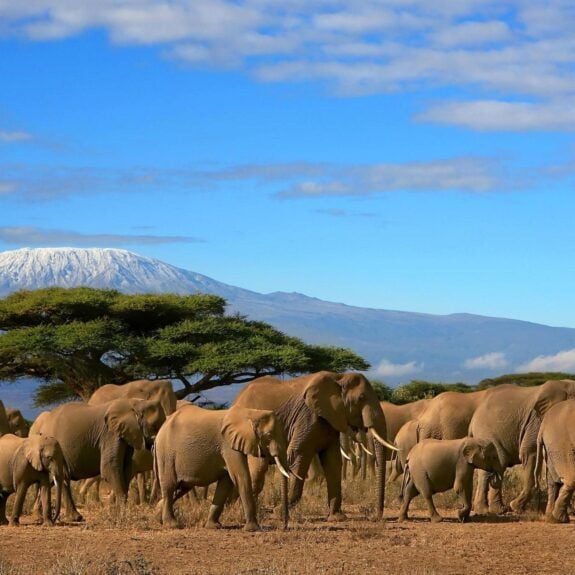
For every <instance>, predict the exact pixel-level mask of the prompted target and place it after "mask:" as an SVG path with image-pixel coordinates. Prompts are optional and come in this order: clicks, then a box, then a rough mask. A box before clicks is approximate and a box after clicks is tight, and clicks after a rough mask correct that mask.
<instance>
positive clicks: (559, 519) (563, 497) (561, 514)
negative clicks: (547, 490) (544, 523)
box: [547, 482, 575, 523]
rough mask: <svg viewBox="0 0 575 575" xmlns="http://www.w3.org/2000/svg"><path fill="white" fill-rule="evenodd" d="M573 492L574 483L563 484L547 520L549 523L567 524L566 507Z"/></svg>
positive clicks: (574, 488) (567, 514)
mask: <svg viewBox="0 0 575 575" xmlns="http://www.w3.org/2000/svg"><path fill="white" fill-rule="evenodd" d="M574 490H575V483H567V482H566V483H564V484H563V486H562V487H561V489H560V490H559V495H558V496H557V500H556V501H555V505H554V507H553V513H552V514H551V515H550V516H549V517H548V518H547V519H548V521H550V522H551V523H569V513H568V509H567V507H568V506H569V503H570V501H571V496H572V495H573V491H574Z"/></svg>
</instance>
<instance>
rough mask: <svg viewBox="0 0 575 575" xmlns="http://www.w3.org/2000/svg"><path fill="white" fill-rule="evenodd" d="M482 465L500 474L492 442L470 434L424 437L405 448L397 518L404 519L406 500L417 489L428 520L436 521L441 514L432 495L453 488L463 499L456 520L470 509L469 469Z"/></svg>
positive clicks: (486, 469)
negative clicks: (405, 456) (453, 436)
mask: <svg viewBox="0 0 575 575" xmlns="http://www.w3.org/2000/svg"><path fill="white" fill-rule="evenodd" d="M475 468H479V469H483V470H485V471H489V472H492V473H494V474H495V475H496V476H497V477H500V475H501V471H500V464H499V459H498V458H497V451H496V449H495V446H494V445H493V444H492V443H490V442H487V441H481V440H477V439H474V438H472V437H464V438H463V439H443V440H438V439H424V440H423V441H421V442H420V443H418V444H417V445H415V446H414V447H413V449H412V450H411V451H410V452H409V455H408V456H407V462H406V466H405V470H404V476H403V485H402V487H401V497H402V498H403V504H402V506H401V510H400V512H399V520H400V521H404V520H405V519H407V511H408V509H409V503H410V502H411V500H412V499H413V498H414V497H415V496H416V495H417V494H419V493H421V495H423V497H424V499H425V501H426V503H427V505H428V507H429V514H430V517H431V521H433V522H434V523H435V522H439V521H441V520H442V517H441V515H439V513H437V509H436V508H435V505H434V504H433V498H432V495H433V494H434V493H441V492H442V491H447V490H448V489H451V488H452V487H453V489H454V490H455V492H456V493H457V495H459V497H460V498H461V499H462V500H463V509H459V510H458V511H457V515H458V517H459V519H460V521H466V520H467V519H468V518H469V513H470V512H471V497H472V494H473V471H474V470H475Z"/></svg>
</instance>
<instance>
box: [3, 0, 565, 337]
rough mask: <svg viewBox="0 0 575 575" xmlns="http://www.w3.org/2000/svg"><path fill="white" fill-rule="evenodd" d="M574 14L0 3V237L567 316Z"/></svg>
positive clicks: (488, 5) (308, 286) (235, 280)
mask: <svg viewBox="0 0 575 575" xmlns="http://www.w3.org/2000/svg"><path fill="white" fill-rule="evenodd" d="M280 6H281V7H280ZM573 29H575V8H574V7H573V3H572V2H567V1H560V0H551V1H549V2H546V3H545V4H544V5H541V6H535V5H534V4H533V3H532V2H527V0H515V1H512V2H511V1H510V2H492V1H487V0H486V1H481V0H461V1H458V2H453V1H448V0H438V1H434V2H424V1H423V0H390V1H370V0H365V1H362V2H355V1H348V2H339V1H336V0H334V1H330V0H319V1H307V2H303V1H299V0H286V1H285V2H281V3H278V2H272V1H270V0H245V1H243V2H241V1H236V2H231V1H225V0H210V1H207V0H187V1H184V0H172V1H170V2H168V1H167V0H101V1H100V2H92V1H89V0H73V1H72V0H33V1H32V0H31V1H29V2H13V1H11V0H0V250H10V249H16V248H18V247H23V246H102V247H123V248H126V249H130V250H132V251H135V252H137V253H140V254H144V255H148V256H152V257H157V258H159V259H161V260H164V261H166V262H168V263H171V264H174V265H177V266H180V267H183V268H186V269H191V270H194V271H197V272H199V273H203V274H205V275H209V276H211V277H214V278H215V279H218V280H220V281H224V282H227V283H230V284H234V285H238V286H241V287H244V288H249V289H252V290H256V291H260V292H271V291H277V290H282V291H299V292H303V293H306V294H308V295H312V296H316V297H319V298H322V299H328V300H334V301H341V302H344V303H347V304H351V305H359V306H368V307H377V308H385V309H400V310H406V311H421V312H429V313H438V314H447V313H453V312H469V313H477V314H484V315H493V316H503V317H512V318H517V319H524V320H529V321H535V322H540V323H546V324H550V325H558V326H570V327H575V306H573V295H572V292H573V288H572V286H573V284H574V282H575V267H574V265H573V246H574V245H575V241H574V240H575V237H574V236H575V226H574V225H573V214H575V205H574V204H575V200H574V194H573V176H574V173H575V158H574V154H573V152H574V146H573V144H574V140H573V131H574V130H575V106H573V101H574V98H573V97H574V96H575V67H574V62H575V36H573V33H572V30H573Z"/></svg>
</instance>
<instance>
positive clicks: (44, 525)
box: [42, 519, 54, 527]
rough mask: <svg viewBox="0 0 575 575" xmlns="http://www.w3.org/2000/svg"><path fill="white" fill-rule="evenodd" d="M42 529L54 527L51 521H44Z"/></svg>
mask: <svg viewBox="0 0 575 575" xmlns="http://www.w3.org/2000/svg"><path fill="white" fill-rule="evenodd" d="M42 527H54V522H53V521H52V520H51V519H44V521H42Z"/></svg>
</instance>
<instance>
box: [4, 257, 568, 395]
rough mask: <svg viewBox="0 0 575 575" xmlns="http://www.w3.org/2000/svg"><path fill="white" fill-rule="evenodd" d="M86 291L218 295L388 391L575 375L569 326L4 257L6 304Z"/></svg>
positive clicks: (147, 261)
mask: <svg viewBox="0 0 575 575" xmlns="http://www.w3.org/2000/svg"><path fill="white" fill-rule="evenodd" d="M80 285H84V286H91V287H97V288H114V289H118V290H120V291H123V292H128V293H139V292H172V293H179V294H187V293H195V292H204V293H211V294H216V295H220V296H222V297H224V298H225V299H226V300H227V301H228V304H229V310H230V311H232V312H235V311H239V312H241V313H242V314H245V315H247V316H249V317H250V318H252V319H258V320H262V321H267V322H268V323H270V324H272V325H274V326H276V327H277V328H279V329H281V330H282V331H284V332H286V333H288V334H291V335H295V336H298V337H301V338H302V339H304V340H305V341H307V342H309V343H319V344H325V345H338V346H345V347H349V348H351V349H353V350H354V351H356V352H357V353H359V354H360V355H362V356H363V357H365V358H366V359H367V360H368V361H370V362H371V364H372V365H373V368H374V371H373V375H375V376H378V377H380V378H381V379H383V380H385V381H387V382H391V383H396V382H406V381H409V380H410V379H427V380H432V381H465V382H469V383H474V382H477V381H479V380H481V379H483V378H485V377H493V376H496V375H500V374H502V373H509V372H513V371H518V370H519V371H530V370H533V371H559V370H562V371H569V369H572V368H570V367H569V362H568V361H567V363H565V361H566V360H568V359H569V358H570V357H571V356H574V357H575V329H570V328H556V327H549V326H544V325H539V324H534V323H529V322H524V321H517V320H510V319H501V318H491V317H483V316H477V315H471V314H452V315H445V316H438V315H431V314H422V313H411V312H401V311H388V310H382V309H368V308H361V307H353V306H348V305H344V304H341V303H334V302H328V301H323V300H320V299H317V298H312V297H308V296H305V295H302V294H298V293H284V292H274V293H271V294H260V293H257V292H254V291H250V290H247V289H242V288H239V287H234V286H231V285H228V284H225V283H221V282H218V281H216V280H214V279H211V278H209V277H207V276H204V275H201V274H198V273H195V272H192V271H187V270H183V269H180V268H177V267H174V266H171V265H168V264H166V263H164V262H161V261H159V260H156V259H153V258H149V257H143V256H139V255H136V254H134V253H132V252H129V251H125V250H118V249H99V248H93V249H80V248H40V249H29V248H24V249H19V250H14V251H7V252H0V296H5V295H6V294H8V293H11V292H13V291H16V290H19V289H35V288H42V287H49V286H64V287H72V286H80ZM0 391H1V390H0ZM1 393H4V391H1Z"/></svg>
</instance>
